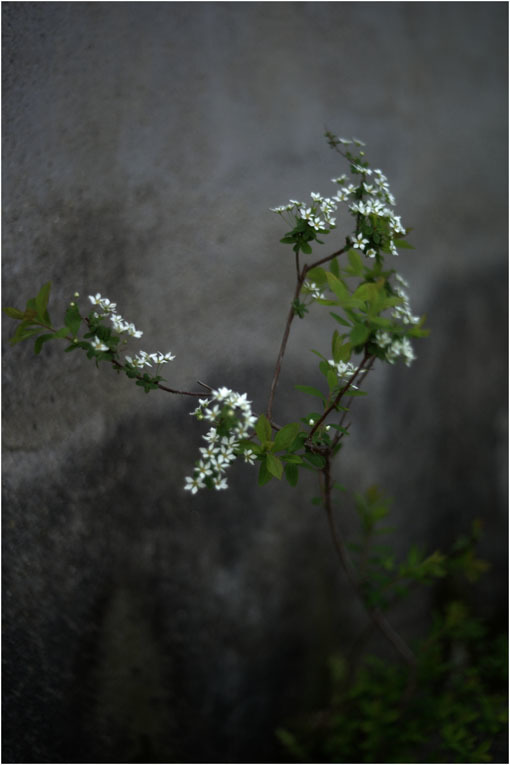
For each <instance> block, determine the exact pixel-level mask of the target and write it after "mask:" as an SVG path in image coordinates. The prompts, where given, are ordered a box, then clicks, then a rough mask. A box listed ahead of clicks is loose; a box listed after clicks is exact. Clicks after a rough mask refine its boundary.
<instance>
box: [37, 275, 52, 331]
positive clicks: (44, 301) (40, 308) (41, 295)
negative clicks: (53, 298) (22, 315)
mask: <svg viewBox="0 0 510 765" xmlns="http://www.w3.org/2000/svg"><path fill="white" fill-rule="evenodd" d="M50 290H51V282H46V284H43V286H42V287H41V289H40V290H39V292H38V294H37V296H36V298H35V309H36V312H37V318H38V319H40V321H44V322H48V320H49V316H48V312H47V310H46V307H47V305H48V299H49V297H50ZM48 323H49V322H48Z"/></svg>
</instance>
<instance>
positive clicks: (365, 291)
mask: <svg viewBox="0 0 510 765" xmlns="http://www.w3.org/2000/svg"><path fill="white" fill-rule="evenodd" d="M382 286H383V282H382V281H381V282H378V283H375V282H364V283H363V284H360V286H359V287H358V288H357V290H355V292H354V295H353V297H355V298H358V300H360V301H363V302H368V303H370V302H372V301H373V300H375V299H376V298H377V296H378V293H379V291H380V290H381V288H382Z"/></svg>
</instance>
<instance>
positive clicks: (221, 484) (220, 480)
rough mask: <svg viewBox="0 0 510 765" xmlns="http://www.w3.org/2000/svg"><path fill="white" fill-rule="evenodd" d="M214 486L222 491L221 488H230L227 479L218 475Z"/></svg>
mask: <svg viewBox="0 0 510 765" xmlns="http://www.w3.org/2000/svg"><path fill="white" fill-rule="evenodd" d="M213 483H214V488H215V489H216V490H217V491H221V489H228V483H227V479H226V478H225V477H224V476H217V477H216V478H215V479H214V482H213Z"/></svg>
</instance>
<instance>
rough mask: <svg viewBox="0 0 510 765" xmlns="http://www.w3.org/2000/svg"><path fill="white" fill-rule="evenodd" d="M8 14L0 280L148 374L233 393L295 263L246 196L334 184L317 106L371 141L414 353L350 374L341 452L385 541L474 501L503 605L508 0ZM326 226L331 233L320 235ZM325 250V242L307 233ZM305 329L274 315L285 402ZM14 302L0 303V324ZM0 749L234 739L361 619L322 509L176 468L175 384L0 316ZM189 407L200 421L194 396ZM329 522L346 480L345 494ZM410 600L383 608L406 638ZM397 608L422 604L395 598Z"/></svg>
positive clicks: (255, 725)
mask: <svg viewBox="0 0 510 765" xmlns="http://www.w3.org/2000/svg"><path fill="white" fill-rule="evenodd" d="M2 10H3V37H4V42H3V79H4V82H3V108H4V112H3V118H4V119H3V127H4V135H3V140H4V142H3V203H4V210H3V223H4V226H3V305H13V304H14V305H20V304H23V302H24V300H25V299H26V298H28V297H30V296H32V295H33V294H34V293H35V291H36V290H37V289H38V288H39V287H40V286H41V285H42V284H43V282H45V281H47V280H51V281H52V283H53V294H52V306H54V309H53V313H55V314H56V315H57V314H58V311H59V310H60V309H59V306H62V307H63V306H64V305H65V304H66V302H67V301H68V300H70V299H71V298H72V295H73V293H74V291H75V290H78V291H79V292H80V293H81V294H82V295H83V296H85V295H87V294H89V293H91V292H94V293H95V292H97V291H99V292H101V293H102V294H103V295H107V296H108V297H110V298H111V299H112V300H115V301H116V302H117V303H118V307H119V311H120V312H121V313H122V314H123V315H124V316H126V317H127V318H128V319H129V320H131V321H133V322H134V323H135V324H136V326H137V327H140V328H142V329H143V330H144V337H143V343H142V344H141V347H143V348H145V349H146V350H148V351H152V350H155V349H160V350H163V351H166V350H168V349H171V350H172V351H173V352H174V353H175V354H176V356H177V358H176V361H175V362H174V363H173V364H172V365H171V369H170V374H171V382H172V384H174V385H175V386H177V387H182V388H190V387H193V386H194V384H195V380H197V379H201V380H205V381H207V382H209V383H210V384H211V385H222V384H223V385H229V386H231V387H235V388H236V389H242V390H246V391H247V392H248V393H249V396H250V398H251V399H252V400H253V401H254V402H255V406H256V407H257V408H258V409H259V411H260V410H262V408H263V407H264V404H265V400H266V398H267V393H268V388H269V381H270V373H271V366H272V364H273V362H274V359H275V356H276V352H277V348H278V343H279V334H280V332H281V331H282V329H283V324H284V321H285V315H286V312H287V306H288V301H289V299H290V295H291V290H292V280H293V276H294V274H293V263H292V258H291V256H290V252H289V251H287V250H286V248H285V247H284V246H283V245H280V244H279V239H280V237H281V236H282V235H283V234H284V233H285V231H284V229H282V224H281V221H280V220H279V219H278V217H277V216H274V215H272V214H271V213H269V212H268V208H269V207H272V206H275V205H277V204H281V203H283V202H286V201H287V199H288V198H290V197H294V198H298V199H299V198H301V199H304V198H305V196H306V195H308V194H309V192H310V191H322V192H323V193H329V192H330V191H331V190H332V186H331V184H330V181H329V179H330V178H331V177H333V176H334V175H337V174H339V173H340V172H343V169H344V168H343V167H342V166H341V164H340V163H338V162H337V161H336V159H335V156H334V155H333V154H332V153H331V152H330V150H329V149H328V147H327V145H326V144H325V142H324V140H323V138H322V134H323V130H324V126H325V125H326V126H328V127H329V128H330V129H331V130H333V131H334V132H337V133H339V134H340V135H347V136H350V135H352V134H354V135H358V136H360V137H362V138H363V139H364V140H365V141H366V143H367V154H368V156H369V158H370V159H371V160H372V162H373V163H374V165H375V166H378V167H381V168H382V169H383V170H384V172H385V173H386V174H387V175H388V176H389V178H390V180H391V183H392V190H393V191H394V193H395V196H396V197H397V200H398V202H399V212H400V213H401V214H402V216H403V220H404V222H405V223H406V224H407V225H408V226H412V227H413V228H414V231H413V234H412V241H413V242H414V244H415V245H416V248H417V249H416V250H415V251H409V253H410V254H407V253H405V255H404V254H402V255H401V256H400V258H399V261H398V267H399V269H400V271H401V272H402V273H403V274H404V275H405V276H406V277H407V278H408V279H409V280H410V281H411V285H412V296H413V308H414V310H415V312H419V313H422V312H426V313H427V314H428V316H429V326H430V327H431V329H432V334H431V337H430V338H429V339H428V340H427V341H422V342H421V343H420V344H419V346H417V348H416V350H417V355H418V360H417V361H416V363H415V364H414V366H413V367H412V368H411V369H407V368H405V367H402V368H399V367H396V368H394V369H390V370H385V369H379V370H377V372H375V373H374V375H373V379H372V380H371V382H370V385H369V388H370V393H371V395H370V396H369V397H368V399H367V400H366V401H363V402H362V404H359V405H358V404H357V408H356V410H355V411H356V417H354V425H353V434H352V436H351V438H350V439H349V443H348V445H347V448H346V450H345V457H343V458H342V462H341V463H340V465H339V477H340V478H341V480H342V481H343V482H344V483H346V484H347V485H348V486H349V487H351V488H353V489H360V488H366V487H367V486H368V485H370V484H371V483H374V482H377V483H379V484H380V485H381V486H382V487H384V489H385V490H386V491H387V492H388V493H390V494H392V495H393V496H394V497H395V511H394V513H395V524H396V525H397V527H398V529H399V535H398V540H397V543H398V544H399V545H400V546H402V547H403V546H405V545H406V544H408V543H409V542H410V541H414V542H417V541H418V542H420V543H423V544H424V545H425V546H427V547H429V548H434V547H436V546H440V547H441V546H447V545H448V543H449V542H451V540H452V539H453V538H455V537H456V536H457V535H458V534H460V533H461V532H462V531H464V530H466V528H467V527H468V526H469V523H470V520H471V519H472V518H473V517H475V516H478V517H482V518H483V519H484V521H485V528H486V540H485V543H484V550H483V552H484V554H485V557H486V558H488V559H489V560H490V561H491V563H492V571H491V574H490V575H489V577H488V578H487V580H486V584H484V585H483V586H481V587H480V588H479V590H478V598H479V600H480V601H481V602H482V603H483V608H484V613H485V615H486V616H487V617H488V618H489V619H490V620H492V621H493V622H494V621H497V618H496V617H497V614H498V613H500V612H501V608H502V606H503V605H504V604H505V603H506V595H505V586H504V582H505V581H506V568H505V560H506V539H507V532H506V464H507V459H506V443H507V440H506V439H507V436H506V429H507V419H506V373H507V363H506V350H507V309H506V305H507V261H506V246H507V228H506V216H507V177H506V168H507V164H508V160H507V114H508V102H507V90H506V87H507V49H506V32H507V19H506V16H507V7H506V4H505V3H341V2H340V3H214V2H211V3H136V2H135V3H65V2H64V3H15V2H7V3H3V4H2ZM344 235H345V234H344V232H342V231H338V232H337V233H335V234H334V235H332V236H331V237H330V238H329V239H328V243H327V250H326V249H325V250H324V254H327V251H329V248H330V247H334V246H336V245H338V244H339V243H342V242H343V236H344ZM321 254H322V251H321ZM330 329H331V328H330V325H329V323H328V321H327V320H326V319H321V317H320V316H319V315H318V312H315V316H311V317H310V318H309V319H307V321H306V322H300V323H299V324H298V325H297V326H296V328H295V334H294V335H293V337H292V339H291V343H290V346H289V350H288V358H287V366H286V367H285V370H284V373H283V375H282V385H281V394H280V398H279V399H278V400H277V404H276V416H277V417H278V418H280V419H284V418H286V417H289V418H292V419H295V418H296V412H297V411H298V409H296V407H299V406H301V405H302V404H303V403H304V402H303V400H302V398H301V397H299V396H298V395H297V394H295V393H292V384H293V383H294V382H300V383H306V382H309V381H310V374H312V373H311V371H310V370H311V369H312V368H314V358H315V357H314V356H312V355H311V354H310V353H308V349H310V348H317V347H319V348H320V349H321V350H324V351H326V350H327V347H328V336H329V335H328V333H329V331H330ZM10 332H11V322H10V321H9V320H6V321H4V327H3V333H4V340H5V337H7V336H8V335H9V333H10ZM3 359H4V366H3V383H4V387H3V404H4V409H3V415H4V420H3V435H4V458H3V478H4V499H3V516H4V532H3V541H4V554H3V560H4V598H3V606H4V643H3V657H4V709H3V711H4V729H3V736H4V761H9V762H27V761H29V762H74V761H75V762H83V761H93V762H119V761H129V762H132V761H133V762H148V761H158V762H164V761H167V762H169V761H181V762H183V761H184V762H186V761H193V762H213V761H221V762H242V761H250V762H254V761H270V760H271V758H274V757H275V751H274V749H273V746H274V741H273V737H272V732H273V730H274V728H275V727H276V726H277V725H278V724H279V722H280V720H281V716H282V715H283V714H286V713H287V712H289V711H291V710H292V709H293V704H294V703H295V700H296V699H301V698H304V697H306V698H313V697H314V694H316V693H318V692H320V688H321V683H322V679H323V678H322V674H321V671H322V670H321V667H322V666H323V665H322V661H323V659H324V657H325V656H326V655H327V654H328V653H329V652H331V651H334V650H338V649H341V648H342V647H344V646H345V645H346V644H347V643H348V641H349V639H351V638H352V636H353V635H354V634H355V632H356V629H357V627H358V626H359V625H362V624H363V615H362V613H361V612H360V610H359V608H358V607H357V605H356V604H352V603H351V604H350V605H349V602H350V596H349V592H348V588H347V587H346V585H345V582H344V581H343V578H342V576H341V574H340V573H339V572H338V571H337V566H336V562H335V560H334V557H333V550H332V546H331V542H330V540H329V538H328V535H327V529H326V527H325V522H324V519H323V518H322V516H321V514H320V512H319V511H318V510H317V508H316V507H314V506H313V505H310V504H309V502H308V497H309V496H312V495H313V493H314V491H315V488H314V487H313V486H312V485H311V484H307V483H306V481H305V482H304V483H303V485H302V488H301V490H300V491H299V492H294V493H292V492H291V491H290V489H286V488H285V486H279V485H276V483H275V482H273V484H271V485H270V486H268V487H267V488H266V489H264V490H263V491H262V492H259V491H257V489H256V475H255V473H254V472H253V471H250V470H249V469H248V468H247V469H243V468H242V466H239V468H237V467H236V468H234V471H233V472H234V477H233V481H232V483H233V488H232V490H231V491H230V492H228V493H226V492H222V493H219V492H217V493H215V494H214V495H213V494H208V495H203V496H199V497H194V498H192V497H190V496H189V495H187V494H185V493H184V492H183V490H182V484H183V476H184V475H186V474H187V473H189V469H190V465H191V464H192V463H193V461H194V458H195V452H196V448H197V444H198V441H199V435H200V433H201V429H200V427H198V425H197V424H196V423H195V421H194V420H191V418H190V417H189V415H188V412H189V411H190V408H191V406H190V402H189V401H188V400H186V399H182V398H177V397H171V396H168V395H166V394H163V393H159V394H158V393H152V394H151V395H149V396H145V394H144V393H143V392H142V391H141V390H140V389H139V388H136V387H135V386H134V385H132V384H129V381H128V380H127V379H126V378H120V379H117V377H116V376H115V375H114V374H113V373H112V371H111V370H110V369H108V368H106V367H104V368H99V369H97V370H96V369H95V368H94V366H93V365H92V364H91V363H90V362H88V361H87V359H86V358H85V357H81V356H80V355H78V354H70V355H69V356H66V355H63V354H62V349H61V348H59V347H57V344H54V345H52V344H49V345H47V346H45V348H44V350H43V352H42V353H41V355H40V356H38V357H34V356H33V353H32V349H31V347H29V346H28V345H27V347H24V346H23V345H18V346H15V347H14V348H10V347H9V346H8V345H6V344H5V343H4V357H3ZM193 423H195V424H193ZM340 517H341V519H342V522H343V523H344V524H345V525H346V526H347V527H348V526H350V525H352V508H350V506H348V505H347V506H345V507H343V508H342V514H341V516H340ZM426 611H427V604H426V603H425V602H423V603H421V604H420V603H418V604H414V606H413V612H412V613H411V614H408V613H407V614H406V612H405V611H404V612H402V613H400V614H397V615H396V621H397V624H398V626H399V628H400V629H401V630H402V632H403V634H405V635H406V636H407V637H412V635H413V628H414V626H415V623H416V621H417V615H418V614H420V613H422V615H423V617H425V614H426ZM418 621H419V620H418Z"/></svg>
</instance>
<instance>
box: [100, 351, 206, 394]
mask: <svg viewBox="0 0 510 765" xmlns="http://www.w3.org/2000/svg"><path fill="white" fill-rule="evenodd" d="M111 363H112V365H113V366H114V367H116V368H117V369H121V370H123V371H124V366H123V365H122V364H121V363H120V362H119V361H117V360H116V359H112V360H111ZM136 379H137V380H143V377H142V375H136ZM156 384H157V386H158V388H159V390H164V391H166V392H167V393H176V394H177V395H179V396H194V397H197V396H201V397H202V398H203V397H204V396H205V397H206V398H207V396H208V394H207V393H194V392H193V391H188V390H175V388H168V387H167V386H166V385H161V383H156ZM198 384H199V385H203V386H204V387H205V388H209V386H208V385H205V383H202V382H200V380H198ZM209 390H211V388H209Z"/></svg>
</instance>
